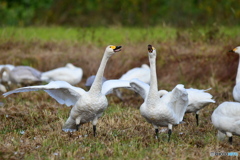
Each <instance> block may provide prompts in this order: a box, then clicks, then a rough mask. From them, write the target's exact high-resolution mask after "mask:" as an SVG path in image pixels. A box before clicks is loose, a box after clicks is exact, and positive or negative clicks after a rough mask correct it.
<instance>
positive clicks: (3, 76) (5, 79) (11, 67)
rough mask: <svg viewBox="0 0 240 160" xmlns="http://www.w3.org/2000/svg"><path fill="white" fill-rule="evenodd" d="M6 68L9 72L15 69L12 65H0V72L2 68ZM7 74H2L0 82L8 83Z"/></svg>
mask: <svg viewBox="0 0 240 160" xmlns="http://www.w3.org/2000/svg"><path fill="white" fill-rule="evenodd" d="M4 67H7V68H8V69H9V70H10V71H11V70H12V69H13V68H14V67H15V66H14V65H11V64H3V65H0V71H1V70H2V68H4ZM8 79H9V77H8V74H7V73H6V72H3V73H2V79H0V82H8Z"/></svg>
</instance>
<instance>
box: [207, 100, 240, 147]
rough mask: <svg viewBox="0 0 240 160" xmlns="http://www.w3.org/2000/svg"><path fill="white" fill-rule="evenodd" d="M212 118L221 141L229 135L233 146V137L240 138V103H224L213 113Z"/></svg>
mask: <svg viewBox="0 0 240 160" xmlns="http://www.w3.org/2000/svg"><path fill="white" fill-rule="evenodd" d="M211 118H212V123H213V126H214V127H215V128H216V129H217V130H218V138H219V139H220V138H222V137H223V135H224V136H225V135H227V137H228V138H229V139H228V141H229V143H230V144H232V141H233V139H232V136H233V135H238V136H240V103H238V102H223V103H222V104H220V105H219V106H218V107H217V108H216V109H215V110H214V111H213V114H212V117H211Z"/></svg>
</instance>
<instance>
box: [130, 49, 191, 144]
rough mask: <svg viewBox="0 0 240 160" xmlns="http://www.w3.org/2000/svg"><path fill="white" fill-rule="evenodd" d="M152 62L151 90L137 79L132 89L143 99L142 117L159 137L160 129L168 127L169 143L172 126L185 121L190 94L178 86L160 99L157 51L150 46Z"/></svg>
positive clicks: (131, 83) (181, 86)
mask: <svg viewBox="0 0 240 160" xmlns="http://www.w3.org/2000/svg"><path fill="white" fill-rule="evenodd" d="M148 55H149V62H150V74H151V80H150V88H149V90H148V89H147V88H148V87H147V86H148V85H147V84H145V83H143V82H141V81H139V80H137V79H135V80H132V81H131V82H130V85H131V87H132V88H133V89H134V90H136V91H137V92H138V93H139V94H140V95H141V96H142V97H143V98H144V102H143V104H142V105H141V106H140V113H141V115H142V116H143V117H144V118H145V119H146V120H147V121H148V122H149V123H151V124H152V125H153V126H154V128H155V132H156V137H158V127H166V126H167V127H168V135H169V138H168V141H169V140H170V136H171V133H172V126H173V125H178V124H180V122H181V121H182V120H183V116H184V113H185V111H186V108H187V104H188V94H187V92H186V90H185V88H184V86H183V85H181V84H179V85H177V86H176V87H175V88H174V89H173V90H172V91H171V92H169V93H167V94H165V95H164V96H162V97H161V98H159V96H160V95H159V93H158V84H157V74H156V50H155V48H154V47H152V46H151V45H148Z"/></svg>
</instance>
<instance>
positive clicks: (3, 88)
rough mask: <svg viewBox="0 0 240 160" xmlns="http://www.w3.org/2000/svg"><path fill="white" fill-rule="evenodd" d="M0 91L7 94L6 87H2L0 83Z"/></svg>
mask: <svg viewBox="0 0 240 160" xmlns="http://www.w3.org/2000/svg"><path fill="white" fill-rule="evenodd" d="M0 91H1V92H7V89H6V87H5V86H4V85H2V84H1V83H0Z"/></svg>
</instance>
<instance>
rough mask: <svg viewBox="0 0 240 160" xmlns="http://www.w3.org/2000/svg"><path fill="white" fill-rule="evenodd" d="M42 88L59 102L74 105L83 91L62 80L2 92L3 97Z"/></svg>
mask: <svg viewBox="0 0 240 160" xmlns="http://www.w3.org/2000/svg"><path fill="white" fill-rule="evenodd" d="M38 90H44V91H45V92H47V93H48V94H49V95H50V96H51V97H52V98H54V99H55V100H56V101H57V102H58V103H60V104H66V105H67V106H71V105H75V103H76V102H77V101H78V100H79V98H81V95H82V94H84V93H85V91H84V90H83V89H81V88H77V87H74V86H72V85H70V84H69V83H67V82H64V81H53V82H50V83H49V84H47V85H38V86H29V87H22V88H18V89H15V90H13V91H10V92H6V93H4V94H3V96H4V97H6V96H8V95H10V94H13V93H19V92H29V91H38Z"/></svg>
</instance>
